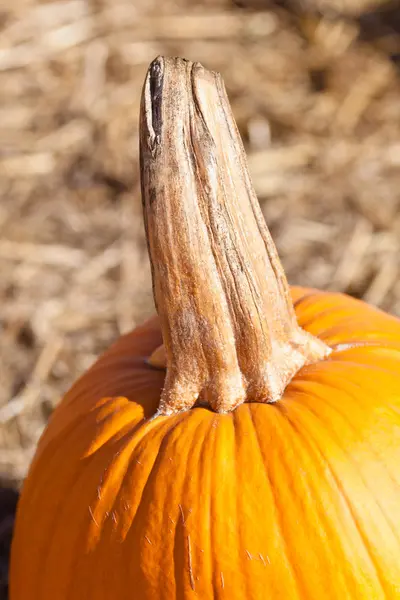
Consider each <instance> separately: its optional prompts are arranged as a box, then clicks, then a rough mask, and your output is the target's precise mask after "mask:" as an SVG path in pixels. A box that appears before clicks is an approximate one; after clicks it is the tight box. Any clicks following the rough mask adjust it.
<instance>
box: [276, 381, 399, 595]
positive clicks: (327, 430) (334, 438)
mask: <svg viewBox="0 0 400 600" xmlns="http://www.w3.org/2000/svg"><path fill="white" fill-rule="evenodd" d="M342 393H343V390H342ZM346 394H347V395H350V394H349V392H348V391H347V390H346ZM316 397H318V396H316ZM350 397H351V395H350ZM320 399H321V398H320ZM322 401H324V402H325V403H326V402H327V400H326V398H325V397H324V398H322ZM302 406H303V407H304V408H305V409H306V410H307V411H308V412H310V413H311V414H313V415H314V417H315V418H316V419H317V420H318V421H319V422H321V416H320V415H319V414H317V413H316V412H315V411H314V410H313V409H312V407H311V406H309V405H308V404H302ZM330 407H331V409H332V410H333V411H334V412H337V413H338V414H339V415H340V416H341V418H342V419H343V420H344V421H345V422H346V423H347V424H348V425H349V427H350V428H351V429H352V428H353V427H352V424H351V423H349V421H348V419H347V418H346V413H345V411H343V413H342V412H339V409H338V407H337V406H335V405H330ZM288 418H290V417H288ZM292 423H293V426H294V427H297V425H296V424H295V423H294V422H292ZM325 433H326V434H327V435H329V436H330V437H331V440H332V441H333V442H335V443H336V444H337V447H338V448H340V449H341V450H342V451H343V453H344V454H346V456H347V457H348V463H349V464H350V463H351V464H352V466H353V470H354V472H357V473H358V476H359V479H360V481H361V482H362V483H363V485H364V487H365V488H366V490H367V491H368V493H369V494H370V496H371V497H372V498H373V499H374V502H375V504H376V506H377V507H378V508H379V512H380V513H381V515H382V518H383V520H384V521H386V523H387V526H388V528H389V530H390V531H391V533H392V534H393V536H394V538H395V539H396V543H397V546H398V548H399V549H400V542H399V538H398V536H397V534H396V532H395V530H394V529H393V526H392V524H391V523H390V521H388V518H387V515H386V512H385V511H384V510H383V509H382V506H381V505H380V502H379V501H378V499H377V498H376V496H375V493H374V491H373V489H372V488H371V487H370V485H369V484H368V483H367V481H365V478H364V475H363V473H362V472H360V470H359V465H358V464H357V463H356V462H354V460H353V457H352V455H351V454H349V453H347V452H346V450H345V449H344V448H342V446H341V440H340V438H338V437H337V435H336V434H335V430H333V429H332V428H329V427H326V426H325ZM304 439H305V441H307V438H304ZM314 441H315V438H314ZM318 447H319V446H318ZM319 451H320V452H321V455H322V456H323V453H322V451H321V450H320V449H319ZM370 452H371V454H375V452H374V450H373V448H371V447H370ZM375 456H376V455H375ZM377 458H378V462H379V464H381V460H380V457H379V456H377ZM326 464H327V468H328V469H329V471H330V472H331V474H332V476H333V478H334V480H335V482H336V485H337V486H338V489H339V490H340V491H341V492H342V493H343V497H344V499H345V500H346V503H347V504H348V505H349V509H350V511H351V514H352V517H353V519H354V521H355V524H356V526H357V528H358V529H359V528H360V523H359V519H358V518H357V516H356V514H355V513H354V508H353V507H352V504H351V502H350V500H349V499H348V497H347V493H346V492H345V490H344V488H343V485H342V484H341V482H340V477H338V476H337V475H336V473H335V471H334V469H333V467H332V465H331V464H330V463H329V461H327V463H326ZM388 476H389V479H391V480H392V481H393V479H392V476H391V474H390V473H388ZM393 483H394V484H395V486H396V487H398V484H397V483H396V482H395V481H393ZM359 530H360V529H359ZM360 535H361V536H362V539H363V541H364V544H365V547H366V549H367V551H368V553H369V554H370V556H371V561H372V563H373V565H374V568H376V569H377V574H378V575H379V580H380V582H381V584H382V589H383V591H384V592H385V597H386V593H387V586H386V584H383V580H382V573H381V569H380V568H378V566H377V564H376V561H375V559H374V558H373V556H372V555H371V552H370V543H369V539H368V536H367V537H366V534H365V533H364V532H363V531H362V530H360ZM388 597H390V596H388Z"/></svg>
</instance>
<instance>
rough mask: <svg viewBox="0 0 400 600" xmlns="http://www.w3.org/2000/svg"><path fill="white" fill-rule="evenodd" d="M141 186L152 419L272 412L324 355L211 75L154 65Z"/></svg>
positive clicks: (183, 66)
mask: <svg viewBox="0 0 400 600" xmlns="http://www.w3.org/2000/svg"><path fill="white" fill-rule="evenodd" d="M140 156H141V181H142V197H143V204H144V216H145V224H146V232H147V240H148V247H149V253H150V259H151V265H152V275H153V289H154V297H155V302H156V306H157V310H158V313H159V316H160V321H161V327H162V334H163V341H164V347H165V354H164V355H163V352H162V350H160V349H159V350H158V351H156V353H155V355H154V357H153V360H152V361H151V362H153V364H155V365H162V364H163V356H165V360H166V366H167V374H166V379H165V387H164V391H163V394H162V397H161V402H160V407H159V413H161V414H172V413H175V412H178V411H182V410H185V409H188V408H190V407H192V406H194V405H195V404H206V405H208V406H210V407H211V408H212V409H213V410H215V411H217V412H226V411H230V410H232V409H234V408H235V407H236V406H238V405H239V404H241V403H242V402H245V401H253V402H275V401H276V400H279V399H280V398H281V395H282V393H283V390H284V389H285V387H286V385H287V384H288V382H289V381H290V380H291V379H292V377H293V376H294V374H295V373H296V372H297V371H298V370H299V369H300V368H301V367H302V366H303V365H304V364H306V363H310V362H314V361H317V360H320V359H322V358H323V357H325V356H326V355H327V354H328V353H329V349H328V348H327V347H326V346H325V345H324V344H323V343H322V342H321V341H320V340H318V339H316V338H314V337H312V336H311V335H309V334H308V333H306V332H305V331H303V330H302V329H300V327H299V326H298V324H297V322H296V317H295V313H294V309H293V305H292V302H291V298H290V293H289V287H288V284H287V281H286V277H285V274H284V271H283V269H282V266H281V263H280V261H279V258H278V255H277V252H276V249H275V246H274V243H273V241H272V239H271V236H270V234H269V231H268V229H267V227H266V225H265V222H264V219H263V216H262V213H261V210H260V207H259V204H258V201H257V198H256V195H255V192H254V190H253V187H252V184H251V181H250V178H249V173H248V169H247V164H246V158H245V153H244V149H243V146H242V143H241V140H240V136H239V133H238V130H237V127H236V124H235V121H234V118H233V116H232V112H231V109H230V106H229V102H228V99H227V95H226V92H225V88H224V84H223V81H222V79H221V77H220V75H219V74H217V73H213V72H210V71H207V70H206V69H204V68H203V67H202V66H201V65H200V64H198V63H191V62H189V61H186V60H183V59H179V58H157V59H156V60H155V61H154V62H153V63H152V64H151V66H150V68H149V71H148V74H147V77H146V81H145V85H144V90H143V96H142V107H141V122H140Z"/></svg>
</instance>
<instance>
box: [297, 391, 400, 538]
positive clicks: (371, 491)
mask: <svg viewBox="0 0 400 600" xmlns="http://www.w3.org/2000/svg"><path fill="white" fill-rule="evenodd" d="M351 385H353V382H351ZM338 389H340V388H338ZM341 392H342V393H343V390H341ZM303 393H304V392H303ZM345 393H346V395H347V396H348V397H350V398H351V399H352V400H353V401H354V403H355V405H357V400H356V398H357V396H354V394H353V393H352V392H351V391H350V390H347V389H346V390H345ZM314 395H315V396H316V397H318V396H319V394H315V393H314ZM324 401H325V405H328V406H329V408H330V410H331V411H332V412H333V413H336V414H338V415H339V417H340V418H341V419H342V420H343V422H345V423H346V424H347V426H348V427H349V429H350V430H352V431H354V432H355V433H357V430H356V429H355V428H354V425H353V423H352V421H351V420H350V419H349V418H348V416H347V413H346V411H340V410H339V406H338V405H337V404H335V403H331V402H329V400H328V402H327V401H326V399H325V398H324ZM302 406H303V407H305V410H306V411H308V412H311V413H312V414H313V415H314V416H315V418H316V419H318V421H320V422H322V423H324V420H322V421H321V415H319V414H318V413H316V412H315V411H314V410H313V408H312V406H310V405H308V404H302ZM293 426H294V427H297V426H296V425H295V423H293ZM324 429H325V430H326V431H327V432H328V435H330V436H331V439H332V441H334V442H335V444H336V445H337V446H338V447H339V448H340V449H341V450H342V451H343V452H344V453H345V454H346V455H347V454H348V453H347V452H345V449H344V448H343V447H342V445H341V440H340V438H339V437H338V436H337V435H336V432H335V430H332V428H329V427H327V426H326V425H325V423H324ZM363 442H364V444H363V447H365V441H364V440H363ZM368 449H369V452H370V453H371V455H373V456H374V457H375V459H376V462H377V463H378V464H379V465H381V468H382V470H384V471H385V472H386V474H387V477H388V479H389V480H390V481H391V482H392V484H393V485H394V487H395V488H397V489H398V491H399V492H400V484H399V482H398V481H397V480H396V479H395V478H394V477H393V474H392V472H391V471H389V470H388V469H387V467H386V465H385V463H384V461H383V460H382V457H381V456H380V455H379V454H378V453H377V452H376V450H375V448H374V446H373V445H371V444H370V443H368ZM348 458H349V460H348V462H349V463H351V464H352V466H353V470H354V471H355V472H357V473H358V474H359V478H360V480H361V481H362V483H363V485H364V486H365V488H366V489H367V490H368V492H369V494H370V495H371V497H373V499H374V501H375V504H376V506H377V507H379V511H380V513H381V515H382V518H383V520H384V521H386V523H387V525H388V528H389V530H390V531H391V533H392V534H393V537H394V538H395V539H396V542H397V545H398V547H399V548H400V538H399V536H398V535H397V533H396V531H395V528H394V526H393V523H392V522H391V521H390V520H389V518H388V516H387V514H386V511H385V510H384V509H383V507H382V506H381V503H380V501H379V498H377V497H376V494H375V492H374V489H373V488H372V487H371V486H370V484H369V483H368V481H367V480H366V479H365V476H364V474H363V472H362V471H361V470H360V465H359V464H358V463H357V461H355V460H354V458H353V455H352V454H348ZM327 464H329V462H328V461H327ZM338 481H340V478H338Z"/></svg>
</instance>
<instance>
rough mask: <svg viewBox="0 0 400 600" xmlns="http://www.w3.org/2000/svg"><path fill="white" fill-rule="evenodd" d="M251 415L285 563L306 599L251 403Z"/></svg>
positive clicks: (298, 592)
mask: <svg viewBox="0 0 400 600" xmlns="http://www.w3.org/2000/svg"><path fill="white" fill-rule="evenodd" d="M269 408H271V409H272V410H277V411H278V412H281V408H282V404H281V403H279V404H276V405H274V406H271V407H269ZM249 415H250V420H251V423H252V426H253V431H254V435H255V438H256V440H257V443H258V447H259V450H260V455H261V458H262V462H263V464H264V472H265V477H266V481H267V485H268V488H269V489H270V491H271V499H272V503H273V510H274V514H275V515H276V517H277V519H276V521H277V525H278V529H279V539H280V541H281V544H282V546H283V548H284V550H285V564H286V566H287V567H288V569H289V570H290V573H291V580H292V584H293V586H294V588H295V589H296V595H297V597H298V600H306V598H307V596H306V594H305V590H304V584H303V582H302V581H301V579H300V577H299V574H298V572H297V570H296V569H295V568H294V565H293V563H292V560H291V553H290V551H289V546H288V543H287V542H286V538H285V534H284V526H283V523H282V515H281V512H280V510H279V502H278V498H277V495H276V493H275V491H274V485H273V483H272V480H271V476H270V473H269V470H268V459H267V458H266V457H265V456H264V451H263V446H262V444H261V442H260V438H259V436H258V429H257V425H256V423H255V420H254V414H253V410H252V408H251V405H250V406H249Z"/></svg>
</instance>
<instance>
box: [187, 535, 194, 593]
mask: <svg viewBox="0 0 400 600" xmlns="http://www.w3.org/2000/svg"><path fill="white" fill-rule="evenodd" d="M187 544H188V561H189V579H190V587H191V588H192V590H193V591H195V588H194V577H193V567H192V547H191V544H190V535H188V536H187Z"/></svg>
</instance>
